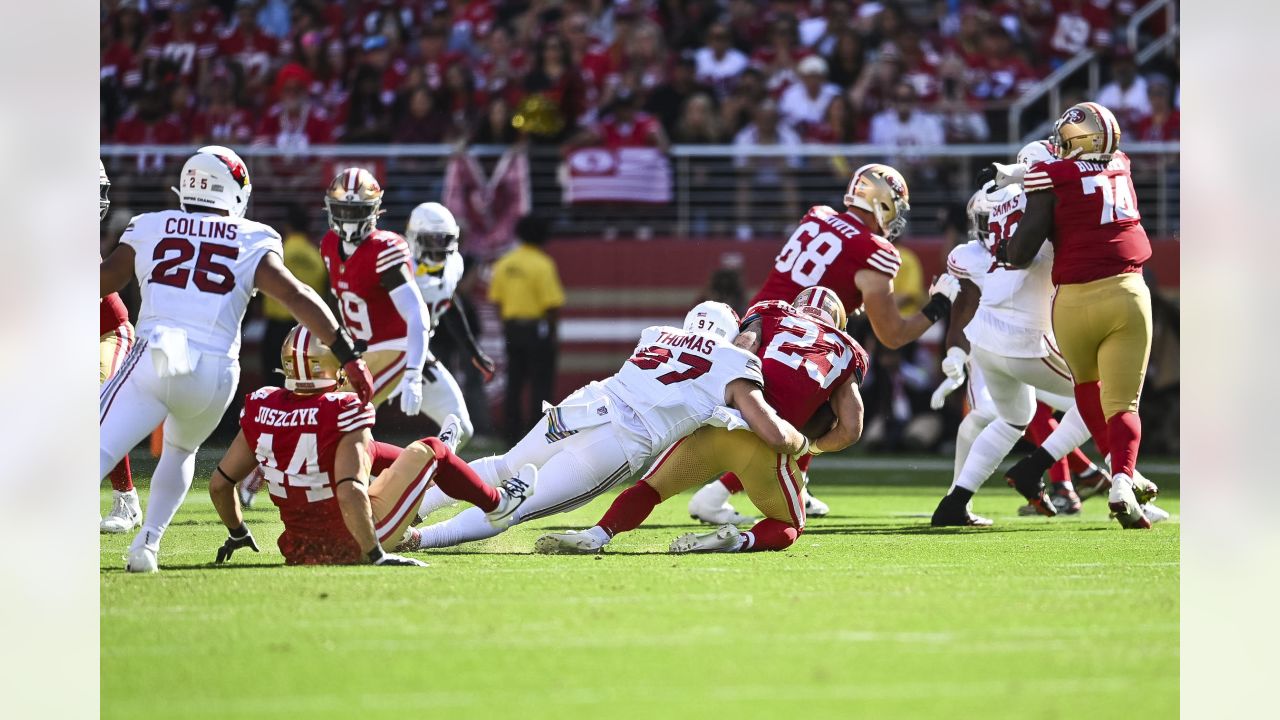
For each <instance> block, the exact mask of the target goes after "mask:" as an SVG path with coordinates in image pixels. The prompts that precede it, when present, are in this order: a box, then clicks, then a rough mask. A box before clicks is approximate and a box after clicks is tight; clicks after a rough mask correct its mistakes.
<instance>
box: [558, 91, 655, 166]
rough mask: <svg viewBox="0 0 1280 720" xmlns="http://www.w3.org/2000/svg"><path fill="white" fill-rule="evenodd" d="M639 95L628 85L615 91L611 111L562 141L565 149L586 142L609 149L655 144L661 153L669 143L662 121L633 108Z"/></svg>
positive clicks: (652, 145) (579, 145) (653, 145)
mask: <svg viewBox="0 0 1280 720" xmlns="http://www.w3.org/2000/svg"><path fill="white" fill-rule="evenodd" d="M638 105H639V98H637V97H636V94H635V92H633V91H632V90H631V89H630V88H627V87H623V88H621V89H620V90H618V94H617V99H616V100H615V101H614V104H613V112H611V113H609V114H608V115H605V116H604V117H603V118H601V119H600V121H599V122H596V123H593V124H591V125H589V126H587V127H585V128H583V129H582V130H581V131H580V132H579V133H578V134H577V135H576V136H575V137H574V138H573V139H571V140H570V141H569V142H568V143H566V145H565V147H566V149H572V148H576V147H583V146H586V145H603V146H604V147H607V148H610V149H617V148H627V147H656V148H659V149H661V150H663V151H664V152H665V151H666V150H667V149H668V148H669V147H670V146H671V142H670V141H669V140H667V134H666V133H665V132H664V131H663V129H662V123H660V122H658V119H657V118H655V117H654V116H652V115H650V114H649V113H646V112H641V111H640V110H638V109H637V106H638Z"/></svg>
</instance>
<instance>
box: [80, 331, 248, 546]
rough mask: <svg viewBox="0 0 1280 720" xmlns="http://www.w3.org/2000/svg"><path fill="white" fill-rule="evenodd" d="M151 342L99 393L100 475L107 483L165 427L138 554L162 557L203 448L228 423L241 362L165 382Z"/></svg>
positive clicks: (201, 365)
mask: <svg viewBox="0 0 1280 720" xmlns="http://www.w3.org/2000/svg"><path fill="white" fill-rule="evenodd" d="M147 348H148V343H147V342H146V341H145V340H139V341H138V342H137V344H135V345H134V347H133V350H132V351H131V352H130V353H129V355H128V356H127V357H126V358H125V360H124V362H123V363H122V364H121V366H120V370H119V371H118V372H117V373H116V375H115V376H114V377H112V378H111V379H110V380H109V381H107V383H106V384H105V385H103V386H102V389H101V391H100V392H99V394H98V442H99V451H98V470H99V474H100V475H101V477H102V478H105V477H106V476H107V473H109V472H111V468H113V467H115V466H116V463H118V462H120V460H121V458H123V457H124V456H125V455H127V454H128V453H129V451H130V450H132V449H133V448H134V447H135V446H136V445H137V444H138V443H140V442H142V440H143V439H144V438H146V437H147V436H148V435H150V434H151V431H152V430H154V429H155V428H156V426H157V425H159V424H160V423H161V422H163V423H164V450H163V452H162V453H161V454H160V462H159V464H157V465H156V470H155V474H154V475H152V477H151V495H150V498H149V499H148V501H147V512H146V517H145V519H144V520H143V523H142V530H141V531H140V532H139V533H138V535H137V537H136V538H134V541H133V548H134V549H136V548H137V547H140V546H142V545H147V546H149V547H150V548H151V549H153V550H157V549H158V548H159V545H160V537H161V536H162V535H164V531H165V528H167V527H168V526H169V523H170V521H172V520H173V516H174V514H175V513H177V512H178V507H179V506H181V505H182V501H183V499H185V498H186V496H187V490H188V489H190V487H191V480H192V478H193V477H194V476H195V456H196V451H197V450H199V448H200V444H201V443H203V442H204V441H205V440H206V439H208V437H209V434H210V433H212V432H213V430H214V428H216V427H217V426H218V422H219V421H220V420H222V414H223V413H224V412H226V410H227V406H228V405H230V404H231V398H232V397H233V396H234V394H235V392H236V387H237V385H238V382H239V380H240V363H239V362H238V361H237V360H235V359H233V358H228V357H221V356H218V355H202V356H201V357H200V360H199V362H198V364H197V365H196V368H195V370H193V371H192V372H191V373H189V374H186V375H178V376H175V377H169V378H160V377H158V376H157V375H156V370H155V366H154V365H153V364H152V359H151V353H150V352H149V351H148V349H147Z"/></svg>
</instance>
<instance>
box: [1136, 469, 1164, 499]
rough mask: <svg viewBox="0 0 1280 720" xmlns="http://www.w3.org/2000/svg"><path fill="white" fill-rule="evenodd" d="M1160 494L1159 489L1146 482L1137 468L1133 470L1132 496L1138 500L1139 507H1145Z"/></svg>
mask: <svg viewBox="0 0 1280 720" xmlns="http://www.w3.org/2000/svg"><path fill="white" fill-rule="evenodd" d="M1159 494H1160V488H1158V487H1156V484H1155V483H1153V482H1151V481H1150V480H1148V479H1147V478H1146V477H1145V476H1144V475H1143V474H1142V473H1140V472H1138V469H1137V468H1134V470H1133V495H1134V497H1136V498H1138V504H1139V505H1146V504H1147V503H1149V502H1151V501H1152V500H1154V499H1155V498H1156V495H1159Z"/></svg>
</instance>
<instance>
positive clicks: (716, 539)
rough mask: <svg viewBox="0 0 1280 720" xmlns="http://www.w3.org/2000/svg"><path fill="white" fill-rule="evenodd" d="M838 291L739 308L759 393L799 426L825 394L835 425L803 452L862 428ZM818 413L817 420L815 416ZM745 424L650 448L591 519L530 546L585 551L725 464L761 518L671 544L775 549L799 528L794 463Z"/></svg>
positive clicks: (854, 354)
mask: <svg viewBox="0 0 1280 720" xmlns="http://www.w3.org/2000/svg"><path fill="white" fill-rule="evenodd" d="M846 319H847V318H846V315H845V310H844V306H843V305H842V304H841V303H840V298H839V297H838V296H837V295H836V294H835V293H833V292H832V291H830V290H828V289H827V288H824V287H814V288H809V289H807V290H802V291H801V292H800V295H799V296H798V297H796V299H795V303H794V306H793V305H790V304H787V303H783V302H777V301H772V300H771V301H766V302H762V303H757V304H756V305H754V306H752V307H751V308H750V309H749V310H747V317H746V319H745V320H744V321H743V325H742V333H741V335H739V336H738V344H739V346H743V347H745V349H748V350H750V351H752V352H756V353H757V354H759V355H760V356H761V358H762V363H761V368H762V371H763V374H764V380H765V384H764V397H765V400H766V402H768V403H769V405H770V406H772V407H773V408H774V409H776V410H777V411H778V415H779V416H780V417H781V418H782V419H784V420H786V421H787V422H790V423H791V424H793V425H796V426H800V427H804V426H807V425H808V424H809V421H810V419H811V418H813V417H814V413H815V411H818V410H819V409H820V408H824V407H825V406H826V404H827V402H828V401H830V403H831V405H832V406H833V407H834V413H835V420H836V424H835V426H834V427H831V428H830V429H829V430H828V429H827V428H823V430H824V431H825V434H821V435H820V436H819V437H818V439H817V440H816V441H814V442H813V443H812V445H811V446H810V453H811V454H817V453H820V452H835V451H839V450H843V449H845V448H846V447H848V446H849V445H852V444H853V443H854V442H857V440H858V438H859V437H860V436H861V435H862V396H861V395H860V394H859V393H858V384H859V383H860V382H861V381H862V376H863V374H864V373H865V372H866V368H867V354H866V352H865V351H864V350H863V349H862V347H861V346H859V345H858V343H856V342H854V340H853V339H852V338H850V337H849V336H848V335H846V334H845V333H844V325H845V321H846ZM822 419H826V418H825V417H823V418H822ZM796 460H797V459H796V458H795V457H792V456H788V455H784V454H780V453H778V452H777V451H775V450H773V449H772V448H770V447H769V446H767V445H766V444H765V443H764V442H763V441H761V440H760V438H759V437H757V436H756V435H755V434H753V433H749V432H742V431H737V432H735V431H730V430H728V429H726V428H721V427H703V428H699V429H698V430H696V431H695V432H694V433H693V434H692V435H690V436H689V437H687V438H684V439H682V440H680V441H678V442H677V443H676V444H675V445H672V446H671V447H670V448H668V449H667V451H666V452H664V453H663V454H662V455H660V456H659V457H658V459H657V461H656V462H655V463H654V465H653V467H652V468H650V470H649V472H648V473H647V474H646V475H645V476H644V478H643V479H641V480H640V482H638V483H636V484H635V485H634V486H633V487H631V488H629V489H627V490H626V491H625V492H623V493H622V494H621V495H619V496H618V498H617V499H616V500H614V502H613V504H612V505H610V506H609V510H608V511H607V512H606V513H605V514H604V516H603V517H602V518H601V519H600V522H598V523H596V525H595V526H593V527H591V528H588V529H587V530H583V531H582V532H574V531H570V532H567V533H552V534H549V535H543V536H542V537H540V538H538V542H537V544H536V545H535V546H534V547H535V549H536V550H537V551H538V552H542V553H594V552H600V551H601V549H603V548H604V546H605V545H606V544H607V543H608V542H609V541H610V540H612V539H613V538H614V537H615V536H617V534H618V533H621V532H626V531H628V530H634V529H635V528H637V527H639V526H640V524H641V523H643V522H644V520H645V519H646V518H648V517H649V514H650V513H652V512H653V509H654V508H655V507H657V505H658V503H661V502H664V501H666V500H667V499H668V498H670V497H672V496H673V495H677V494H679V493H681V492H684V491H685V490H687V489H689V488H691V487H693V486H695V485H697V484H698V483H700V482H702V481H703V480H705V479H706V478H707V477H709V476H711V475H714V474H719V473H724V472H732V473H734V474H735V475H736V476H737V477H738V478H739V480H740V481H741V482H742V484H743V486H744V487H745V489H746V491H747V495H748V496H749V497H750V498H751V502H752V503H753V504H754V505H755V506H756V509H758V510H760V511H761V512H762V513H764V515H765V518H764V519H763V520H761V521H760V522H758V523H756V524H755V526H754V527H752V528H751V529H750V530H749V531H747V532H745V533H744V532H740V531H739V530H738V528H737V527H735V526H733V525H723V526H721V527H720V528H719V529H717V530H716V531H715V532H711V533H707V534H703V535H699V534H694V533H689V534H687V535H682V536H680V537H678V538H676V539H675V540H673V541H672V543H671V548H670V549H671V552H673V553H685V552H735V551H744V552H747V551H759V550H784V549H786V548H787V547H790V545H791V544H792V543H793V542H795V540H796V538H797V537H798V536H799V535H800V533H801V532H803V531H804V520H805V510H804V504H803V503H802V502H800V492H801V489H802V486H801V483H800V477H801V476H800V468H799V466H798V465H797V463H796Z"/></svg>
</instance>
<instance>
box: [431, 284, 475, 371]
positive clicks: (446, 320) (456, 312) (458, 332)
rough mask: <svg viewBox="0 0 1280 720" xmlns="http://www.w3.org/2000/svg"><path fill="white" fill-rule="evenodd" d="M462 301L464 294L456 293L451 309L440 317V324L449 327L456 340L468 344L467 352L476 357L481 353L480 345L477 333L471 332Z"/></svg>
mask: <svg viewBox="0 0 1280 720" xmlns="http://www.w3.org/2000/svg"><path fill="white" fill-rule="evenodd" d="M462 303H463V300H462V296H461V295H455V296H454V297H453V302H452V303H451V304H450V305H449V309H448V310H445V311H444V315H443V316H442V317H441V318H440V324H441V325H444V326H445V327H446V328H448V329H449V334H450V335H452V336H453V338H454V339H455V340H458V341H460V342H462V343H463V344H464V345H466V346H467V352H468V353H470V354H471V356H472V357H476V356H477V355H479V354H480V345H479V343H477V342H476V336H475V333H473V332H471V324H470V323H468V322H467V313H466V312H465V311H464V310H463V308H462Z"/></svg>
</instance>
